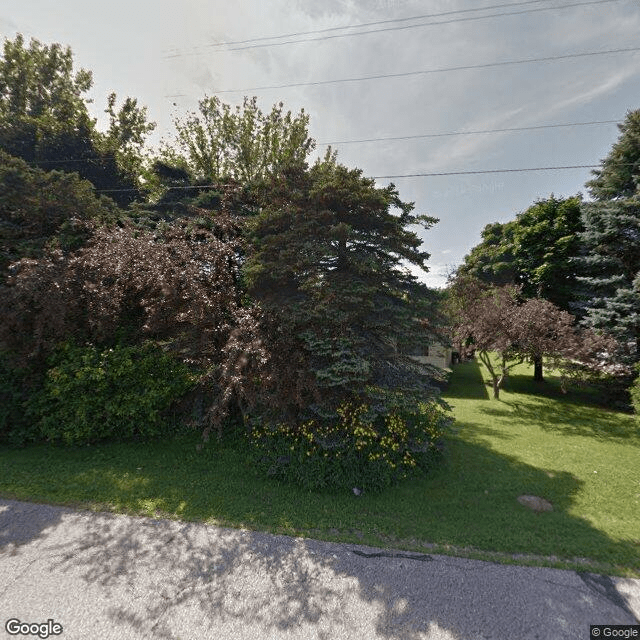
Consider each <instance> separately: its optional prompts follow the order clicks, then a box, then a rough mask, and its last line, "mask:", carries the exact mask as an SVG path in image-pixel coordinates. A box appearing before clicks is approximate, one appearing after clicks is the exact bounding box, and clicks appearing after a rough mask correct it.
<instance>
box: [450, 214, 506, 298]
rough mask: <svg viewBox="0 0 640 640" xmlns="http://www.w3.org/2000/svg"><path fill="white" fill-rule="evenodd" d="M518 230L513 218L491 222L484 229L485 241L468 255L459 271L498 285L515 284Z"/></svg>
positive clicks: (483, 237)
mask: <svg viewBox="0 0 640 640" xmlns="http://www.w3.org/2000/svg"><path fill="white" fill-rule="evenodd" d="M514 229H515V222H513V221H512V222H506V223H504V224H503V223H501V222H494V223H491V224H488V225H487V226H486V227H485V228H484V229H483V230H482V233H481V236H482V242H480V243H479V244H477V245H476V246H475V247H473V249H472V250H471V251H470V252H469V254H468V255H466V256H465V258H464V263H463V264H462V265H461V266H460V267H459V272H460V273H461V274H468V275H470V276H473V277H474V278H478V279H480V280H482V281H483V282H486V283H487V284H493V285H496V286H500V285H504V284H513V283H515V281H516V278H517V271H516V265H515V257H514V255H513V251H514V239H513V233H514Z"/></svg>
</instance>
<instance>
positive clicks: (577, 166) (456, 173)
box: [95, 162, 635, 193]
mask: <svg viewBox="0 0 640 640" xmlns="http://www.w3.org/2000/svg"><path fill="white" fill-rule="evenodd" d="M601 166H602V165H601V164H574V165H563V166H555V167H526V168H522V169H472V170H469V171H440V172H432V173H403V174H396V175H387V176H366V177H369V178H372V179H374V180H382V179H392V178H423V177H437V176H467V175H478V174H483V173H525V172H527V171H560V170H564V169H597V168H598V167H601ZM618 166H635V165H634V163H631V162H623V163H619V164H618ZM219 187H220V185H218V184H200V185H188V186H183V187H169V188H168V189H169V190H171V191H174V190H181V191H182V190H190V189H217V188H219ZM126 191H137V189H96V190H95V192H96V193H123V192H126Z"/></svg>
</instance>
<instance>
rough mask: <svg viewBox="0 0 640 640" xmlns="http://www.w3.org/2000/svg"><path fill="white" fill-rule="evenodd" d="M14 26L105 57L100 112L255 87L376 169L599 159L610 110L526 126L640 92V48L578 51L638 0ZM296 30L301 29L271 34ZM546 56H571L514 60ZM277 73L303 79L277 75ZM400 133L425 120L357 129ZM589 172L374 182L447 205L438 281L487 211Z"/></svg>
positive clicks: (603, 40)
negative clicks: (112, 97) (112, 100)
mask: <svg viewBox="0 0 640 640" xmlns="http://www.w3.org/2000/svg"><path fill="white" fill-rule="evenodd" d="M505 5H508V6H505ZM481 7H493V8H487V9H483V10H481V11H479V10H478V9H479V8H481ZM498 14H502V15H498ZM357 25H368V26H357ZM343 27H349V28H348V29H345V28H343ZM310 32H313V33H310ZM364 32H367V33H364ZM17 33H22V34H23V35H24V36H25V38H27V39H29V38H32V37H33V38H36V39H38V40H40V41H41V42H43V43H47V44H49V43H53V42H58V43H61V44H63V45H68V46H70V47H71V49H72V51H73V53H74V59H75V65H76V68H85V69H88V70H90V71H92V72H93V77H94V86H93V88H92V91H91V98H92V99H93V103H92V104H91V105H90V109H91V111H92V113H93V115H94V116H95V117H96V118H98V123H99V125H101V124H102V125H103V124H104V123H105V115H104V113H103V111H104V109H105V107H106V102H107V96H108V94H109V93H110V92H111V91H115V92H116V93H117V95H118V97H119V98H120V99H123V98H124V97H126V96H131V97H135V98H137V99H138V102H139V104H142V105H146V106H147V108H148V115H149V118H150V120H152V121H154V122H156V123H157V128H156V131H155V132H154V133H153V135H152V136H151V139H150V143H151V145H152V146H156V147H157V145H159V143H160V142H161V141H162V140H165V141H167V142H170V141H171V139H172V136H173V134H174V132H175V129H174V127H173V119H174V118H175V117H184V116H185V115H186V114H187V113H188V112H190V111H194V110H197V106H198V101H199V100H201V99H202V98H204V97H205V96H206V95H219V97H220V98H221V99H223V100H224V101H225V102H228V103H230V104H233V105H235V104H241V103H242V99H243V96H245V95H247V96H253V95H256V96H258V101H259V105H260V107H261V108H262V110H263V111H265V112H268V111H270V109H271V106H272V105H273V104H274V103H277V102H283V103H284V106H285V109H286V110H291V111H292V112H293V113H297V112H299V111H300V109H304V110H305V112H307V113H308V114H309V115H310V134H311V136H312V137H314V138H315V139H316V140H317V142H318V145H317V148H316V155H324V152H325V151H326V146H327V145H326V143H337V144H333V145H332V146H333V148H334V149H337V151H338V160H339V161H340V162H341V163H343V164H345V165H347V166H348V167H358V168H360V169H362V170H363V172H364V175H366V176H371V177H376V176H390V175H393V176H396V175H405V174H416V173H431V174H432V173H450V172H464V171H480V170H482V171H487V170H494V169H521V168H534V167H556V166H574V165H597V164H598V163H599V162H600V161H601V160H602V159H603V158H604V157H605V156H606V155H607V154H608V152H609V150H610V148H611V145H612V144H613V143H614V142H615V141H616V140H617V138H618V136H619V130H618V128H617V126H616V124H615V123H607V124H585V125H580V126H572V127H564V126H563V127H553V128H531V127H541V126H546V125H559V124H561V125H564V124H572V123H591V122H595V121H604V120H614V121H616V122H621V121H622V120H623V119H624V117H625V114H626V113H627V112H628V111H630V110H636V109H639V108H640V51H626V52H617V53H606V54H600V53H598V55H581V56H574V54H585V53H595V52H603V51H611V50H619V49H630V48H640V3H639V2H638V0H591V1H587V0H538V1H533V2H532V1H528V2H525V1H523V0H520V2H517V0H322V2H319V1H317V0H268V1H267V0H236V1H235V2H229V1H228V0H180V1H179V2H178V1H174V2H169V1H168V0H153V1H152V0H126V1H125V0H111V2H95V1H92V0H56V2H54V1H53V0H3V2H2V4H1V5H0V36H2V38H3V39H4V38H14V37H15V35H16V34H17ZM286 34H299V35H294V36H289V37H287V38H282V37H276V38H274V37H273V36H283V35H286ZM355 34H359V35H355ZM268 38H270V39H268ZM301 40H307V42H300V41H301ZM291 41H296V42H291ZM216 43H236V44H226V45H225V44H217V45H216ZM285 43H286V44H285ZM256 45H260V46H256ZM263 45H269V46H263ZM561 56H571V57H561ZM551 57H561V58H560V59H556V60H539V61H537V62H519V63H513V62H514V61H523V60H531V59H540V58H551ZM505 62H510V63H513V64H496V63H505ZM469 67H475V68H469ZM424 71H428V73H419V74H418V73H412V72H424ZM394 74H396V77H386V78H374V79H367V80H358V81H350V82H331V83H324V81H328V80H330V81H334V80H344V79H353V78H362V77H364V76H381V75H386V76H393V75H394ZM397 74H409V75H401V76H398V75H397ZM314 82H315V83H322V84H314V85H309V84H307V85H304V83H314ZM274 85H303V86H288V87H282V88H278V89H265V88H264V87H271V86H274ZM218 92H222V93H218ZM523 127H529V129H526V130H519V131H501V132H496V131H493V132H490V133H489V132H487V133H471V132H478V131H483V132H486V131H487V130H496V129H513V128H523ZM445 133H446V134H452V133H455V134H456V135H441V134H445ZM405 136H422V137H416V138H412V139H404V140H377V141H369V142H357V141H361V140H364V139H367V140H370V139H372V138H378V139H379V138H391V137H405ZM313 159H314V157H313V156H312V158H311V160H313ZM590 175H591V174H590V169H588V168H579V169H563V170H545V171H528V172H509V173H484V174H464V175H447V176H419V177H411V178H394V179H386V178H377V183H378V184H380V185H381V186H382V185H386V184H389V182H393V183H394V184H395V185H396V187H397V188H398V190H399V193H400V197H401V199H402V200H403V201H410V202H415V212H416V213H420V214H422V213H424V214H428V215H430V216H434V217H436V218H438V219H439V222H438V224H437V225H435V226H434V227H433V228H431V229H429V230H426V231H425V230H421V231H420V236H421V238H422V240H423V250H425V251H427V252H429V253H430V254H431V257H430V259H429V261H428V266H429V273H428V274H424V273H418V274H417V275H419V277H420V278H421V279H422V280H424V281H425V282H427V284H429V285H430V286H434V287H440V286H443V285H444V284H445V282H446V274H447V273H448V272H450V271H451V270H452V269H453V268H454V267H455V266H456V265H459V264H460V263H461V262H462V260H463V258H464V256H465V255H466V254H467V253H468V252H469V251H470V249H471V248H472V247H473V246H475V245H476V244H478V243H479V242H480V241H481V235H480V234H481V231H482V229H483V228H484V226H485V225H487V224H489V223H492V222H506V221H508V220H512V219H514V218H515V216H516V215H517V214H518V213H520V212H522V211H524V210H526V209H527V208H528V207H529V206H531V205H532V204H533V203H534V202H535V201H536V200H539V199H542V198H546V197H548V196H550V195H551V194H552V193H553V194H554V195H555V196H556V197H563V196H567V197H568V196H572V195H575V194H577V193H582V194H583V195H584V196H585V197H587V193H586V190H585V187H584V184H585V182H586V181H587V180H589V178H590Z"/></svg>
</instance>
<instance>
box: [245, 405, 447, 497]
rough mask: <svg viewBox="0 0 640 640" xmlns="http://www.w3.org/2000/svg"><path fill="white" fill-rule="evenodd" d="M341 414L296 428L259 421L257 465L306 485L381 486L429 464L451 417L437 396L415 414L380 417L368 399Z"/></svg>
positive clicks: (254, 443) (253, 434) (254, 441)
mask: <svg viewBox="0 0 640 640" xmlns="http://www.w3.org/2000/svg"><path fill="white" fill-rule="evenodd" d="M337 414H338V415H337V420H333V421H331V422H325V423H320V422H319V421H318V420H310V421H308V422H306V423H303V424H302V425H301V426H300V427H298V428H296V429H294V428H292V427H291V426H289V425H286V424H283V423H275V424H267V425H254V426H253V427H252V429H251V431H250V436H249V439H250V443H251V448H252V456H253V462H254V463H255V465H256V467H257V468H258V469H259V471H260V472H262V473H264V474H266V475H267V476H270V477H273V478H277V479H279V480H282V481H285V482H291V483H294V484H296V485H298V486H300V487H302V488H304V489H310V490H318V489H329V490H336V489H349V490H351V489H352V488H358V489H360V490H364V491H370V492H374V491H380V490H382V489H384V488H386V487H388V486H390V485H392V484H395V483H396V482H398V481H400V480H402V479H404V478H407V477H409V476H410V475H413V474H415V473H419V472H421V471H422V472H424V471H426V470H427V469H429V468H430V467H431V466H432V464H433V463H434V461H435V458H436V457H437V456H438V454H439V452H440V444H441V438H442V436H443V435H444V432H445V428H446V426H447V424H448V423H449V421H450V419H449V418H448V416H447V415H446V414H445V412H444V410H443V409H442V408H441V407H440V405H438V404H436V403H435V402H430V403H424V404H421V405H420V407H419V409H418V411H416V412H415V413H413V414H407V413H402V412H396V411H390V412H387V413H386V415H384V416H380V415H378V416H377V417H373V415H372V412H371V411H369V410H368V407H367V406H366V405H358V406H356V405H354V404H349V403H343V404H342V405H341V406H340V407H339V409H338V410H337ZM374 415H375V414H374Z"/></svg>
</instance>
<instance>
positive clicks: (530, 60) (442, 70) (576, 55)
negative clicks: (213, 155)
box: [165, 47, 640, 97]
mask: <svg viewBox="0 0 640 640" xmlns="http://www.w3.org/2000/svg"><path fill="white" fill-rule="evenodd" d="M636 51H640V47H628V48H624V49H607V50H605V51H586V52H584V53H568V54H565V55H561V56H548V57H545V58H525V59H523V60H504V61H502V62H488V63H484V64H473V65H463V66H458V67H441V68H438V69H424V70H422V71H405V72H403V73H385V74H378V75H373V76H360V77H357V78H339V79H335V80H316V81H313V82H292V83H289V84H278V85H265V86H262V87H245V88H244V89H223V90H220V91H213V92H212V93H213V95H216V94H220V93H241V92H245V91H264V90H268V89H289V88H292V87H311V86H319V85H326V84H338V83H345V82H362V81H364V80H380V79H383V78H406V77H408V76H418V75H426V74H430V73H447V72H450V71H467V70H470V69H488V68H491V67H504V66H507V65H515V64H529V63H533V62H550V61H554V60H567V59H569V58H584V57H587V56H602V55H608V54H613V53H629V52H636ZM165 97H166V96H165Z"/></svg>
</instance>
